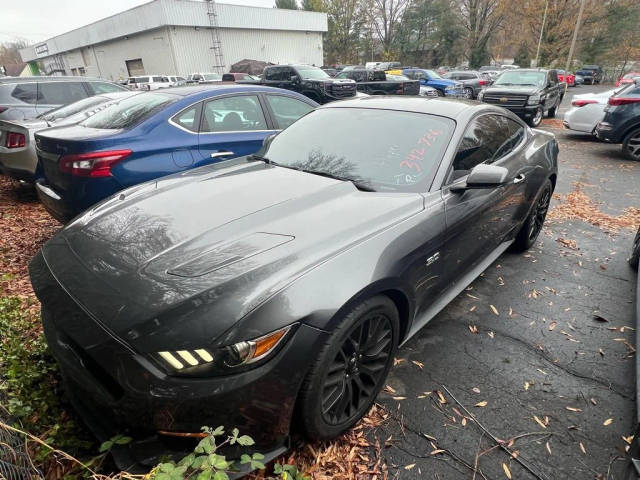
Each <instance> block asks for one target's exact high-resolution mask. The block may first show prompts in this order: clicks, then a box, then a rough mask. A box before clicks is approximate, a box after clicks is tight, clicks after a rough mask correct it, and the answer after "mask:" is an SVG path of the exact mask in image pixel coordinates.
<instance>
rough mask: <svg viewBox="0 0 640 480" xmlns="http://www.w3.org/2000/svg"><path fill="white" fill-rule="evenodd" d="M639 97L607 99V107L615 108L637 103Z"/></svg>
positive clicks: (639, 99)
mask: <svg viewBox="0 0 640 480" xmlns="http://www.w3.org/2000/svg"><path fill="white" fill-rule="evenodd" d="M639 102H640V97H637V98H629V97H609V102H608V103H609V105H612V106H617V105H628V104H630V103H639Z"/></svg>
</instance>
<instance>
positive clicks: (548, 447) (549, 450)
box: [546, 442, 551, 455]
mask: <svg viewBox="0 0 640 480" xmlns="http://www.w3.org/2000/svg"><path fill="white" fill-rule="evenodd" d="M546 447H547V452H549V455H551V446H550V445H549V442H547V444H546Z"/></svg>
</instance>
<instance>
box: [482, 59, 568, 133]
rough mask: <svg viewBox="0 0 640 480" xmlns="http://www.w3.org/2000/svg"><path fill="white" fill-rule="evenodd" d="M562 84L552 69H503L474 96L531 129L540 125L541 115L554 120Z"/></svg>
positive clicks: (562, 90)
mask: <svg viewBox="0 0 640 480" xmlns="http://www.w3.org/2000/svg"><path fill="white" fill-rule="evenodd" d="M564 87H565V84H564V83H560V82H558V72H557V71H556V70H544V69H534V68H530V69H517V70H506V71H504V72H502V73H501V74H500V76H499V77H498V78H496V80H495V81H494V82H493V85H491V86H489V87H487V88H485V89H484V90H483V91H481V92H480V93H479V94H478V100H480V101H482V102H484V103H491V104H494V105H498V106H500V107H504V108H506V109H508V110H511V111H512V112H513V113H515V114H516V115H518V116H519V117H520V118H522V119H523V120H524V121H525V122H527V123H528V124H529V125H530V126H532V127H537V126H538V125H540V122H542V117H543V116H544V114H545V112H546V113H547V114H548V115H549V117H555V116H556V111H557V110H558V106H559V105H560V102H562V97H564Z"/></svg>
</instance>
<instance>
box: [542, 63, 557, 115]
mask: <svg viewBox="0 0 640 480" xmlns="http://www.w3.org/2000/svg"><path fill="white" fill-rule="evenodd" d="M545 91H546V94H547V95H546V99H545V102H544V109H545V110H548V109H550V108H553V106H554V105H556V103H557V102H558V101H559V97H560V87H559V83H558V74H557V73H556V71H555V70H549V72H547V86H546V89H545Z"/></svg>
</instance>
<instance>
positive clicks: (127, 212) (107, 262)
mask: <svg viewBox="0 0 640 480" xmlns="http://www.w3.org/2000/svg"><path fill="white" fill-rule="evenodd" d="M233 162H234V164H233V165H231V166H224V165H223V166H221V165H220V164H218V165H212V166H208V167H203V168H201V169H197V170H192V171H189V172H186V173H183V174H180V175H175V176H171V177H166V178H165V179H161V180H158V181H157V182H151V183H146V184H142V185H139V186H137V187H134V188H132V189H129V190H125V191H124V192H122V193H121V194H120V195H118V196H115V197H112V198H111V199H109V200H107V201H106V202H104V203H102V204H100V205H99V206H97V207H96V208H94V209H93V210H91V211H87V212H85V214H83V215H82V216H80V217H78V218H77V219H76V220H75V221H74V222H72V223H71V224H69V225H68V226H67V227H66V228H65V229H63V230H62V231H61V232H60V233H59V234H58V235H56V236H55V237H54V238H53V239H52V240H50V241H49V242H48V243H47V244H46V245H45V246H44V247H43V250H42V253H43V255H44V258H45V261H46V262H47V264H48V265H49V268H50V269H51V271H52V273H53V275H54V276H55V277H56V279H57V280H58V282H59V283H60V284H61V285H62V286H63V288H64V289H65V290H66V291H67V292H69V293H70V295H71V296H73V297H74V298H75V299H76V301H78V303H79V304H80V305H82V306H83V307H84V308H85V309H86V310H87V311H89V312H90V313H91V314H92V315H93V316H94V318H96V319H97V320H98V321H99V322H101V323H102V324H103V325H104V326H105V327H106V328H108V329H109V330H111V331H112V332H113V333H114V334H115V335H116V336H118V337H119V338H123V339H128V340H131V341H133V340H132V339H135V338H139V337H140V336H145V337H146V339H145V342H144V344H143V345H140V346H139V349H141V350H144V349H147V350H153V348H154V342H153V338H151V339H150V338H149V336H153V335H156V336H158V337H161V338H166V336H163V335H162V333H167V334H168V333H170V332H171V331H172V330H173V329H175V328H177V327H178V326H179V327H180V328H193V329H196V330H197V331H199V335H198V336H197V337H198V338H199V339H202V338H204V339H206V340H207V342H209V341H211V340H212V339H215V338H217V337H218V336H219V335H221V334H222V333H223V332H225V331H226V330H227V329H228V328H230V327H231V326H233V325H234V324H235V323H236V322H237V321H238V320H239V319H241V318H242V317H243V316H244V315H246V314H247V313H248V312H250V311H251V310H253V309H255V308H256V307H257V306H259V305H260V304H261V303H263V302H264V301H266V300H267V299H268V298H270V297H271V296H272V295H274V294H275V293H276V292H278V291H280V290H282V289H283V288H284V287H286V286H287V285H288V284H289V283H291V282H292V281H294V280H295V279H296V278H297V277H299V276H301V275H303V274H304V273H305V272H307V271H309V270H310V269H312V268H314V267H316V266H317V265H319V264H321V263H322V262H323V261H325V260H326V259H328V258H330V257H332V256H334V255H336V254H337V253H339V252H342V251H345V250H346V249H349V248H352V247H354V246H355V245H357V244H358V243H359V242H361V241H363V240H364V239H366V238H368V237H370V236H371V235H374V234H375V233H377V232H379V231H380V230H382V229H385V228H388V227H390V226H391V225H394V224H396V223H398V222H400V221H402V220H403V219H406V218H407V217H409V216H412V215H414V214H416V213H418V212H420V211H421V210H422V209H423V197H422V196H421V195H418V194H389V193H377V192H362V191H359V190H357V189H356V188H355V186H354V185H353V184H352V183H350V182H343V181H339V180H334V179H330V178H326V177H321V176H317V175H313V174H307V173H303V172H299V171H296V170H291V169H286V168H281V167H274V166H269V165H265V164H264V163H262V162H256V161H253V162H247V161H246V160H245V159H238V160H236V161H233ZM224 163H227V162H224ZM337 212H338V213H337ZM203 316H204V317H205V318H206V320H203V318H202V317H203ZM133 343H135V341H134V342H133ZM159 346H160V345H158V347H159ZM183 346H184V347H185V348H186V345H183ZM192 346H195V345H192Z"/></svg>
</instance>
